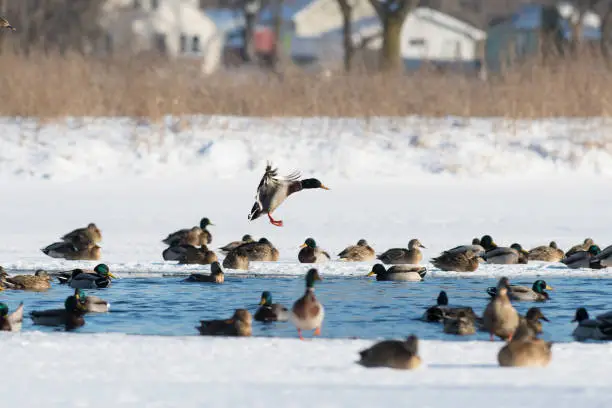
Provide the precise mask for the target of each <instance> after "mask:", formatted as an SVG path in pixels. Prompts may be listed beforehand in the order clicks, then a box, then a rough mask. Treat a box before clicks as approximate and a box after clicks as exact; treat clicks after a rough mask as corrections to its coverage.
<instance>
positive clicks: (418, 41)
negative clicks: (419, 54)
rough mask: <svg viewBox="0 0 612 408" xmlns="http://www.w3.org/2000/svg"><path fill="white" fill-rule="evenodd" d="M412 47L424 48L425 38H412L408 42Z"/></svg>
mask: <svg viewBox="0 0 612 408" xmlns="http://www.w3.org/2000/svg"><path fill="white" fill-rule="evenodd" d="M408 44H410V46H411V47H424V46H425V44H426V42H425V39H424V38H411V39H410V40H408Z"/></svg>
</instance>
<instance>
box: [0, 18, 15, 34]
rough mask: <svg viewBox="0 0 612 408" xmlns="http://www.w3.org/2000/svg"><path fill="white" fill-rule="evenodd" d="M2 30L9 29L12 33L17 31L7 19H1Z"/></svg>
mask: <svg viewBox="0 0 612 408" xmlns="http://www.w3.org/2000/svg"><path fill="white" fill-rule="evenodd" d="M0 28H8V29H9V30H11V31H17V30H16V29H15V27H13V26H12V25H11V24H10V23H9V22H8V20H7V19H6V17H0Z"/></svg>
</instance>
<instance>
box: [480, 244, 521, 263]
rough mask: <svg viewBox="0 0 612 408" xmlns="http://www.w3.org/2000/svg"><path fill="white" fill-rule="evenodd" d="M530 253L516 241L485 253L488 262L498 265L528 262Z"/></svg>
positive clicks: (484, 256)
mask: <svg viewBox="0 0 612 408" xmlns="http://www.w3.org/2000/svg"><path fill="white" fill-rule="evenodd" d="M528 256H529V254H528V253H527V251H525V250H524V249H523V247H522V246H521V245H520V244H517V243H514V244H512V245H510V247H509V248H507V247H496V248H494V249H491V250H489V251H487V252H485V254H484V255H483V258H484V260H485V261H487V263H490V264H498V265H512V264H526V263H527V261H528Z"/></svg>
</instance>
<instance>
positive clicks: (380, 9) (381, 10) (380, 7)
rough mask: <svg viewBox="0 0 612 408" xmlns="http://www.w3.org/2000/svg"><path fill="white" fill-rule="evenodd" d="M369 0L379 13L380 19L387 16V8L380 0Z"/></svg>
mask: <svg viewBox="0 0 612 408" xmlns="http://www.w3.org/2000/svg"><path fill="white" fill-rule="evenodd" d="M369 1H370V4H371V5H372V7H373V8H374V10H375V11H376V14H378V17H379V18H380V19H383V18H384V17H385V12H386V10H385V9H384V7H383V5H382V3H381V2H380V0H369Z"/></svg>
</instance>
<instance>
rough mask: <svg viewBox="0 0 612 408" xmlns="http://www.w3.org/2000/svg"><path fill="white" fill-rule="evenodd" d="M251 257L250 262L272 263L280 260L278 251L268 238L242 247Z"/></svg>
mask: <svg viewBox="0 0 612 408" xmlns="http://www.w3.org/2000/svg"><path fill="white" fill-rule="evenodd" d="M240 248H241V249H242V250H244V251H245V252H246V254H247V256H248V257H249V261H272V262H276V261H278V258H279V255H280V254H279V252H278V249H276V248H275V247H274V245H272V243H271V242H270V241H268V239H267V238H260V239H259V241H257V242H249V243H247V244H243V245H241V246H240Z"/></svg>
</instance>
